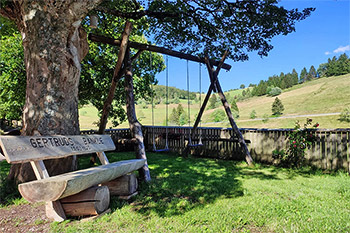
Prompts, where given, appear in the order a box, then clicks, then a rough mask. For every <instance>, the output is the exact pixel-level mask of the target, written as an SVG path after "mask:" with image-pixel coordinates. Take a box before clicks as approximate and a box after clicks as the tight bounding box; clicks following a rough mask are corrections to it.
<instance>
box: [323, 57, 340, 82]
mask: <svg viewBox="0 0 350 233" xmlns="http://www.w3.org/2000/svg"><path fill="white" fill-rule="evenodd" d="M337 74H338V67H337V58H336V56H334V57H333V58H332V59H330V58H328V65H327V70H326V76H327V77H331V76H336V75H337Z"/></svg>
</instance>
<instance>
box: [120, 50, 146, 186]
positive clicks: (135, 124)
mask: <svg viewBox="0 0 350 233" xmlns="http://www.w3.org/2000/svg"><path fill="white" fill-rule="evenodd" d="M124 65H125V67H126V73H125V92H126V111H127V117H128V121H129V126H130V132H131V136H132V137H133V138H135V139H136V140H137V143H136V146H135V149H136V158H138V159H146V162H145V165H144V166H143V167H142V168H140V169H139V172H140V176H141V177H143V179H144V180H145V181H146V182H148V181H150V180H151V175H150V172H149V168H148V163H147V157H146V150H145V145H144V143H143V140H144V138H143V133H142V126H141V124H140V122H139V121H138V120H137V117H136V111H135V98H134V85H133V74H132V66H131V59H130V48H129V47H128V48H127V51H126V53H125V59H124Z"/></svg>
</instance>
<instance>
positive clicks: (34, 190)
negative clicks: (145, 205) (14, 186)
mask: <svg viewBox="0 0 350 233" xmlns="http://www.w3.org/2000/svg"><path fill="white" fill-rule="evenodd" d="M145 161H146V160H144V159H133V160H126V161H119V162H116V163H110V164H106V165H101V166H99V167H93V168H88V169H85V170H79V171H74V172H70V173H66V174H62V175H58V176H54V177H49V178H46V179H42V180H35V181H31V182H27V183H23V184H20V185H19V186H18V189H19V191H20V193H21V194H22V196H23V197H24V198H25V199H26V200H28V201H29V202H39V201H56V200H58V199H61V198H64V197H67V196H70V195H73V194H76V193H79V192H81V191H83V190H85V189H87V188H89V187H92V186H94V185H98V184H100V183H103V182H108V181H111V180H114V179H116V178H117V177H120V176H122V175H125V174H128V173H129V172H132V171H135V170H137V169H139V168H141V167H142V166H143V165H144V164H145Z"/></svg>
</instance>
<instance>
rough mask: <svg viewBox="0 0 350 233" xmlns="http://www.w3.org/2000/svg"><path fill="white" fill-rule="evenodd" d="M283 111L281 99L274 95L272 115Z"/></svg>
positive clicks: (280, 113)
mask: <svg viewBox="0 0 350 233" xmlns="http://www.w3.org/2000/svg"><path fill="white" fill-rule="evenodd" d="M283 111H284V106H283V104H282V101H281V100H280V99H279V98H278V97H276V99H275V101H274V102H273V104H272V115H282V114H283Z"/></svg>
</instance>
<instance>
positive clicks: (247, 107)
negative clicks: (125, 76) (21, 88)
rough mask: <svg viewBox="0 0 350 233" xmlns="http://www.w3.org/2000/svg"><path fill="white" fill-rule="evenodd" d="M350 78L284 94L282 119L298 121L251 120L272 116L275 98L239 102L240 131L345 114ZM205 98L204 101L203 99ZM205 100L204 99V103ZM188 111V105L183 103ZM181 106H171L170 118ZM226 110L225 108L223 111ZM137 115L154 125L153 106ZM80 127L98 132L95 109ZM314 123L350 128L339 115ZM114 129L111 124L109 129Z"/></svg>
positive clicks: (86, 111)
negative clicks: (254, 113)
mask: <svg viewBox="0 0 350 233" xmlns="http://www.w3.org/2000/svg"><path fill="white" fill-rule="evenodd" d="M349 90H350V74H347V75H343V76H337V77H330V78H321V79H317V80H313V81H310V82H307V83H303V84H300V85H296V86H294V87H292V88H290V89H287V90H284V91H283V93H282V94H281V95H279V96H278V98H279V99H281V101H282V103H283V105H284V108H285V110H284V112H283V115H282V116H287V117H291V116H295V117H296V118H288V119H269V120H268V121H267V122H266V123H264V122H262V120H261V119H260V120H251V119H250V113H251V112H252V110H255V111H256V113H257V117H258V118H262V117H263V116H264V115H268V116H271V114H272V113H271V106H272V103H273V101H274V99H275V97H268V96H261V97H252V98H250V99H247V100H244V101H241V102H238V103H237V105H238V107H239V109H240V118H239V119H238V120H237V124H238V126H239V127H254V128H255V127H257V128H290V127H293V125H294V122H295V120H297V119H299V120H301V121H304V119H305V118H306V117H301V118H298V117H297V116H298V115H308V114H323V113H337V112H341V111H342V110H343V109H344V108H345V107H350V91H349ZM241 92H242V90H234V91H230V92H229V93H230V95H231V96H235V95H237V94H240V93H241ZM203 98H204V97H203ZM203 98H202V99H203ZM180 102H181V104H182V105H183V107H184V108H185V110H186V111H187V101H186V100H181V101H180ZM176 107H177V104H170V105H169V114H170V113H171V111H172V109H173V108H176ZM219 108H222V107H219ZM198 111H199V103H194V102H193V104H192V105H191V122H192V123H193V121H194V119H195V115H196V114H197V113H198ZM213 111H214V110H213V109H211V110H207V111H205V113H204V115H203V118H202V119H203V123H208V122H212V119H211V116H210V114H211V113H212V112H213ZM136 112H137V115H138V117H139V118H140V121H141V123H142V124H144V125H152V118H151V116H152V111H151V106H149V107H148V108H147V109H142V108H141V106H136ZM79 113H80V125H81V128H82V129H90V128H96V126H95V125H92V123H93V122H95V121H97V120H98V118H97V111H96V109H94V108H93V107H92V106H85V107H84V108H82V109H80V111H79ZM154 114H155V125H165V105H164V104H160V105H157V106H156V108H155V109H154ZM312 119H313V120H314V121H318V122H319V123H320V127H321V128H349V127H350V124H349V123H345V122H341V121H339V120H338V119H339V115H335V116H318V117H312ZM110 126H111V125H110V124H109V125H108V127H110ZM127 126H128V124H127V123H123V124H122V125H121V126H120V127H127ZM203 126H217V127H221V126H228V123H225V122H224V123H219V124H218V123H216V124H210V123H209V124H203Z"/></svg>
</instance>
